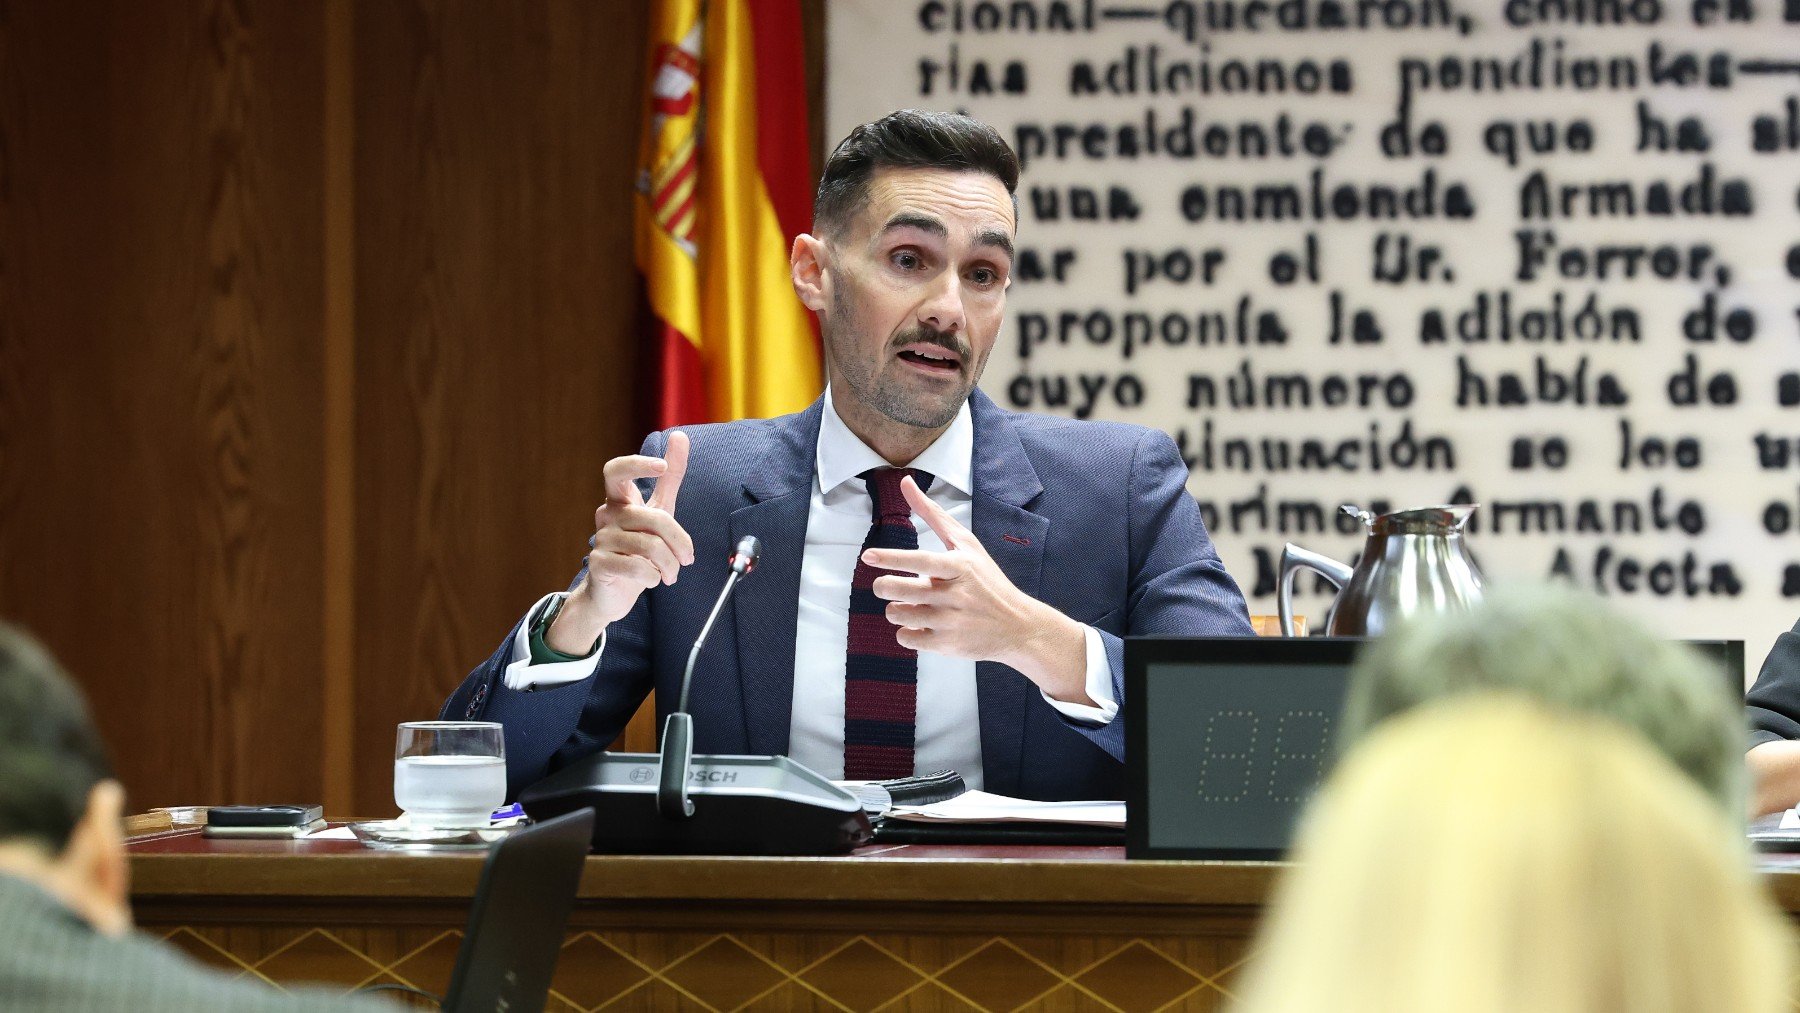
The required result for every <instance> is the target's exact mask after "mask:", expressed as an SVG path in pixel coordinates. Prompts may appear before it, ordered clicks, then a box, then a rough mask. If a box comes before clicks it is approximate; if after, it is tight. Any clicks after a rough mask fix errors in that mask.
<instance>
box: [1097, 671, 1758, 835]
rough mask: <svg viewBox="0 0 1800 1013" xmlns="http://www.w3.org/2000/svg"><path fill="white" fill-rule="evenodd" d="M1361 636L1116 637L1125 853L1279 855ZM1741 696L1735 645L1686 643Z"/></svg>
mask: <svg viewBox="0 0 1800 1013" xmlns="http://www.w3.org/2000/svg"><path fill="white" fill-rule="evenodd" d="M1363 643H1364V640H1363V638H1360V637H1303V638H1292V639H1289V638H1279V637H1266V638H1265V637H1196V638H1134V639H1128V640H1126V642H1125V708H1124V710H1125V714H1124V721H1125V736H1126V747H1125V748H1126V757H1125V765H1126V786H1127V792H1126V826H1125V844H1126V847H1125V853H1126V856H1127V857H1129V858H1194V859H1215V860H1227V859H1252V860H1255V859H1269V860H1275V859H1280V858H1282V857H1283V856H1285V854H1286V853H1287V848H1288V845H1289V843H1290V842H1291V841H1292V839H1293V835H1294V829H1295V826H1296V825H1297V823H1298V822H1299V819H1300V816H1301V814H1302V812H1303V811H1304V809H1305V807H1306V803H1307V801H1308V800H1309V799H1310V798H1311V797H1312V794H1313V792H1314V791H1315V790H1316V789H1317V788H1318V785H1319V783H1320V781H1322V780H1323V778H1324V776H1325V774H1326V773H1327V770H1328V767H1329V765H1330V763H1331V759H1332V757H1333V756H1334V755H1335V751H1336V743H1337V735H1338V732H1339V730H1340V724H1341V720H1340V719H1341V712H1342V710H1343V704H1344V697H1345V692H1346V689H1347V687H1348V685H1349V674H1350V666H1351V663H1352V662H1353V661H1354V660H1355V656H1356V651H1357V649H1358V648H1359V647H1360V646H1361V645H1362V644H1363ZM1686 643H1687V644H1688V646H1690V647H1692V648H1694V649H1695V650H1696V651H1698V652H1699V653H1700V654H1701V655H1702V656H1703V657H1705V658H1706V659H1707V660H1708V661H1709V662H1711V663H1712V664H1713V665H1714V666H1716V668H1717V669H1718V672H1719V676H1720V678H1721V682H1723V683H1724V685H1725V686H1726V687H1728V688H1729V691H1730V692H1731V694H1732V696H1733V697H1734V698H1736V699H1741V698H1742V696H1743V686H1744V644H1743V641H1741V640H1689V641H1686Z"/></svg>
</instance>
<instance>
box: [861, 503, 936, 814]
mask: <svg viewBox="0 0 1800 1013" xmlns="http://www.w3.org/2000/svg"><path fill="white" fill-rule="evenodd" d="M907 475H911V476H913V481H915V482H918V483H919V488H920V489H930V488H931V476H930V475H928V474H926V473H925V472H922V471H917V470H910V469H905V468H872V469H870V470H869V471H865V472H863V474H862V478H863V481H864V482H866V483H867V484H868V486H869V498H870V499H872V500H874V501H875V510H874V523H872V524H871V525H870V526H869V536H868V537H867V538H865V539H863V549H865V550H867V549H916V548H918V547H919V534H918V532H917V531H915V530H914V529H913V521H912V508H911V507H910V506H908V505H907V503H906V497H904V496H902V495H901V494H900V480H901V479H902V478H905V477H906V476H907ZM895 572H896V571H894V570H883V569H880V568H879V567H874V566H870V565H869V564H867V563H865V562H863V561H862V553H861V552H858V553H857V554H856V572H855V573H854V574H853V575H852V576H851V578H850V645H849V653H848V654H847V655H846V657H845V659H844V780H846V781H885V780H888V779H889V778H895V777H911V776H912V774H913V719H914V717H915V716H916V715H917V713H918V702H919V654H918V652H917V651H914V650H912V649H911V648H908V647H902V646H900V643H899V641H898V640H896V639H895V637H896V635H897V634H898V633H899V631H900V627H898V626H895V625H894V624H893V623H891V622H889V621H888V617H887V604H888V603H887V602H886V601H884V600H883V599H881V598H877V597H875V591H874V587H875V578H876V577H879V576H881V575H883V574H889V573H895Z"/></svg>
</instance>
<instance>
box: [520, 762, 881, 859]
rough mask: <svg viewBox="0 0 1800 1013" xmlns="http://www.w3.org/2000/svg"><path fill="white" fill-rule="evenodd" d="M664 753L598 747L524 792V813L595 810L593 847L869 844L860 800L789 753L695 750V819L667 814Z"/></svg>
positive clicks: (675, 850) (756, 850)
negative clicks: (662, 787)
mask: <svg viewBox="0 0 1800 1013" xmlns="http://www.w3.org/2000/svg"><path fill="white" fill-rule="evenodd" d="M661 763H662V757H660V756H659V755H657V754H655V753H596V754H594V755H593V756H590V757H587V758H585V759H582V760H580V761H578V762H576V763H574V764H571V765H570V766H568V767H565V768H563V769H562V770H559V771H557V772H556V773H554V774H551V775H550V776H549V777H546V778H544V779H543V780H541V781H538V782H537V783H535V784H533V785H531V786H530V787H528V788H526V789H525V790H524V791H523V792H521V793H520V794H519V802H520V803H521V804H522V805H523V806H524V807H525V813H526V815H528V816H530V817H531V818H532V819H534V820H547V819H550V818H552V817H555V816H560V815H562V814H563V813H567V812H573V811H575V810H577V809H582V808H590V807H591V808H592V809H593V810H594V843H593V850H594V851H597V852H601V853H606V854H625V855H657V854H679V855H841V854H845V853H846V852H849V851H851V850H853V849H855V848H859V847H862V846H863V845H865V844H868V843H869V840H870V838H871V836H872V834H873V830H872V829H871V826H870V823H869V816H868V814H867V813H866V812H864V810H863V807H862V803H861V802H859V801H858V800H857V798H856V796H854V795H852V794H850V793H849V792H848V791H845V790H844V789H842V788H840V787H838V786H837V785H835V784H832V783H831V782H830V781H827V780H826V779H825V778H823V777H821V776H820V775H818V774H816V773H814V772H813V771H811V770H809V769H807V768H806V767H804V766H802V765H800V764H798V763H795V762H794V761H793V760H791V759H789V758H788V757H785V756H718V755H715V756H704V755H703V756H695V757H694V758H693V764H692V767H691V770H690V773H689V776H688V792H687V795H688V798H689V800H691V801H692V803H693V810H694V811H693V815H692V816H688V817H686V818H672V817H665V816H663V815H662V814H661V813H660V812H659V811H658V806H657V791H658V785H659V781H660V778H661Z"/></svg>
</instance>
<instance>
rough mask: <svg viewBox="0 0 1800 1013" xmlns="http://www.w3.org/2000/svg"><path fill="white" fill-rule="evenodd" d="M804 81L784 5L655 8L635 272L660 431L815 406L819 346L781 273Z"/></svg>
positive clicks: (801, 188)
mask: <svg viewBox="0 0 1800 1013" xmlns="http://www.w3.org/2000/svg"><path fill="white" fill-rule="evenodd" d="M703 11H704V14H703V13H702V12H703ZM804 68H805V60H804V53H803V50H802V43H801V25H800V9H799V2H798V0H707V2H705V3H702V0H657V2H656V5H655V11H654V13H653V14H652V21H651V34H650V58H649V75H650V80H649V87H648V89H647V94H648V96H649V108H648V114H647V116H646V118H645V124H644V137H643V144H642V147H641V149H640V155H639V176H638V199H637V262H638V268H639V270H641V271H642V272H643V273H644V281H645V287H646V289H647V292H648V295H649V301H650V309H651V312H652V313H654V314H655V316H656V341H657V347H656V349H655V355H656V356H657V358H658V359H659V362H660V366H661V369H660V377H659V382H658V386H657V390H656V392H655V397H656V401H657V404H656V410H655V421H656V423H657V425H658V427H659V428H667V427H669V426H672V425H682V424H686V423H692V422H716V421H725V420H729V419H739V418H766V417H769V416H773V415H781V414H785V413H787V412H792V411H798V410H799V409H801V408H803V407H805V406H806V405H807V403H808V402H810V401H812V399H813V398H815V397H817V396H818V394H819V390H820V388H821V379H820V374H821V369H820V365H819V343H818V338H817V336H816V335H815V333H814V331H813V325H812V320H811V318H810V317H809V316H808V314H807V312H806V309H805V308H804V307H802V306H801V305H800V301H799V300H798V299H797V298H796V297H795V296H794V289H793V284H792V282H791V281H790V280H789V274H788V245H789V244H790V243H791V242H792V241H793V237H794V236H795V235H797V234H799V233H801V232H806V231H809V230H810V229H811V227H812V186H813V179H812V170H811V160H810V158H809V157H808V151H809V148H808V135H807V115H806V80H805V69H804Z"/></svg>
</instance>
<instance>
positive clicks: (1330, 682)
mask: <svg viewBox="0 0 1800 1013" xmlns="http://www.w3.org/2000/svg"><path fill="white" fill-rule="evenodd" d="M1361 642H1362V641H1361V640H1360V639H1356V638H1337V637H1307V638H1299V639H1291V640H1290V639H1277V638H1267V639H1261V638H1248V637H1243V638H1196V639H1180V640H1177V639H1159V640H1128V641H1126V645H1125V671H1126V688H1125V700H1126V705H1125V711H1126V738H1127V745H1126V762H1127V771H1128V778H1129V793H1128V797H1127V799H1126V854H1127V855H1128V856H1129V857H1132V858H1203V859H1278V858H1280V857H1282V856H1283V854H1285V853H1286V851H1287V846H1288V842H1289V840H1290V839H1291V838H1292V837H1293V832H1294V825H1295V823H1296V822H1297V821H1298V820H1299V817H1300V813H1301V812H1302V810H1303V809H1304V808H1305V805H1306V802H1307V800H1308V799H1310V798H1311V797H1312V793H1313V791H1314V790H1315V789H1316V788H1317V787H1318V784H1319V782H1320V780H1321V779H1322V778H1323V777H1324V775H1325V771H1326V767H1327V766H1328V764H1329V763H1330V762H1331V757H1332V755H1333V748H1334V745H1335V741H1336V734H1337V731H1338V727H1339V723H1340V722H1339V712H1340V711H1341V710H1342V709H1343V704H1344V691H1345V687H1346V685H1347V683H1348V676H1349V670H1350V663H1351V661H1352V659H1353V658H1354V655H1355V651H1356V648H1357V646H1358V645H1359V644H1360V643H1361Z"/></svg>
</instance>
